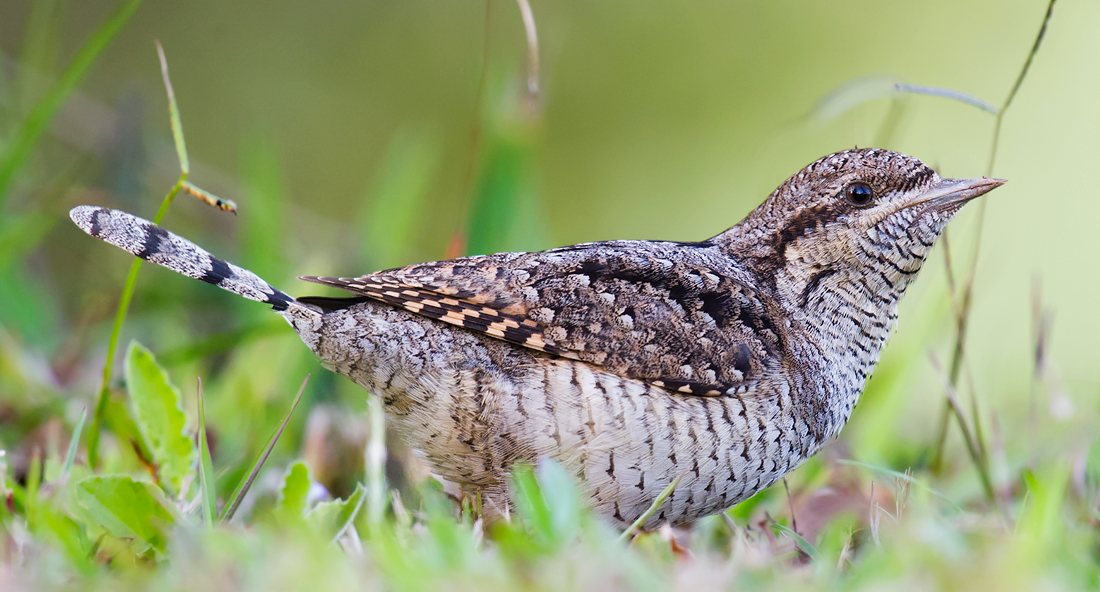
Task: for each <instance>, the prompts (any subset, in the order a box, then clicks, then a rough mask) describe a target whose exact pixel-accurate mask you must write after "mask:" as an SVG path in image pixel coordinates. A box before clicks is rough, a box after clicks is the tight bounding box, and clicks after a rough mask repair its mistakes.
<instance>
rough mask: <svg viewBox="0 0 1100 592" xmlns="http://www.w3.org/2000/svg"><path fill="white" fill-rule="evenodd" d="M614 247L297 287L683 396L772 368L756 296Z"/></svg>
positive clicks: (770, 330)
mask: <svg viewBox="0 0 1100 592" xmlns="http://www.w3.org/2000/svg"><path fill="white" fill-rule="evenodd" d="M639 244H643V245H644V244H645V243H639ZM610 245H611V243H591V244H588V245H578V246H575V247H569V248H566V249H559V250H553V251H544V252H541V253H504V254H498V255H487V256H481V257H467V258H462V259H455V260H450V261H439V262H433V263H424V264H420V265H413V266H410V267H404V268H400V269H393V270H388V271H382V272H378V273H374V274H371V275H366V276H362V277H357V278H329V277H305V278H302V279H304V280H307V281H311V282H316V283H319V284H325V285H329V286H334V287H337V288H341V289H344V290H348V291H350V292H354V293H356V294H359V295H361V296H365V297H367V298H370V299H374V300H377V301H381V302H385V303H388V304H391V305H394V306H397V307H402V308H404V309H406V310H409V311H411V312H414V313H416V314H420V315H424V316H427V317H430V318H434V319H438V320H441V321H444V322H447V323H451V324H453V325H457V326H460V327H464V328H466V329H469V330H472V331H476V332H479V333H482V334H484V335H488V336H491V337H494V338H497V339H502V340H504V341H507V342H510V343H513V344H516V345H520V346H524V347H528V348H531V349H535V350H538V351H542V352H546V353H548V354H552V355H557V356H562V357H566V358H572V359H576V360H582V361H585V362H589V363H591V364H596V365H599V366H602V367H605V368H607V369H608V370H611V371H613V372H615V373H618V374H621V375H623V376H626V377H630V378H636V379H639V380H643V381H646V382H649V383H651V384H654V385H657V386H661V387H664V388H667V389H669V390H672V391H676V392H682V393H687V394H696V395H722V394H728V393H743V392H748V391H751V390H752V388H753V386H754V384H755V382H756V380H757V379H758V378H759V377H760V375H761V374H762V372H763V371H764V370H765V369H766V368H767V367H769V366H770V365H772V364H773V363H776V360H777V355H778V354H777V352H778V349H779V344H778V337H777V336H776V333H775V330H774V326H773V325H772V323H771V320H770V316H769V315H768V314H767V313H766V311H765V307H764V306H763V305H762V303H761V302H760V300H759V299H758V298H757V296H756V294H755V292H754V291H753V290H752V289H750V288H749V287H747V286H745V285H744V284H742V283H739V282H736V281H734V280H732V279H730V278H728V277H725V276H722V275H719V274H717V273H715V272H713V271H712V270H710V269H708V268H707V267H706V266H703V265H700V264H698V263H694V264H693V263H686V262H676V261H672V260H669V258H667V257H655V256H653V254H652V253H649V252H646V249H645V248H642V247H639V248H624V246H625V247H629V245H628V244H626V243H625V242H617V243H614V246H610Z"/></svg>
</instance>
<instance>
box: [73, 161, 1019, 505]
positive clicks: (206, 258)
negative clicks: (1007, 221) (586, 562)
mask: <svg viewBox="0 0 1100 592" xmlns="http://www.w3.org/2000/svg"><path fill="white" fill-rule="evenodd" d="M1001 183H1002V181H999V180H991V179H970V180H950V179H947V180H944V179H940V178H939V176H937V175H936V174H935V173H934V172H933V171H931V170H930V169H928V168H927V167H925V166H924V165H923V164H921V163H920V162H919V161H917V160H916V159H913V158H910V157H907V156H904V155H901V154H898V153H895V152H889V151H885V150H848V151H845V152H839V153H836V154H832V155H830V156H827V157H825V158H822V159H820V160H818V161H816V162H814V163H812V164H810V165H809V166H807V167H806V168H805V169H803V170H802V171H800V172H799V173H798V174H796V175H795V176H793V177H791V178H790V179H788V180H787V181H786V182H785V183H783V184H782V185H781V186H780V187H779V188H778V189H777V190H776V191H775V192H774V193H773V194H772V195H771V196H770V197H769V198H768V199H767V200H766V201H765V202H764V203H763V204H762V205H761V206H760V207H758V208H757V209H756V210H755V211H753V212H752V213H751V214H749V216H748V217H746V218H745V220H743V221H742V222H741V223H739V224H738V225H736V226H734V227H732V228H731V229H729V230H728V231H726V232H724V233H722V234H719V235H718V236H715V237H713V238H711V239H709V240H706V241H702V242H698V243H676V242H653V241H612V242H601V243H588V244H581V245H574V246H570V247H563V248H559V249H552V250H549V251H543V252H539V253H503V254H497V255H487V256H479V257H468V258H462V259H456V260H451V261H440V262H432V263H424V264H420V265H413V266H410V267H405V268H401V269H394V270H388V271H383V272H378V273H374V274H370V275H367V276H362V277H357V278H304V279H307V280H309V281H314V282H317V283H321V284H326V285H331V286H335V287H339V288H342V289H345V290H348V291H350V292H353V293H354V294H356V296H355V297H352V298H345V299H339V298H316V297H315V298H309V297H307V298H299V299H297V300H296V299H294V298H291V297H290V296H287V295H286V294H284V293H282V292H280V291H278V290H276V289H274V288H272V287H271V286H270V285H268V284H267V283H266V282H264V281H263V280H261V279H259V278H258V277H256V276H255V275H253V274H251V273H250V272H248V271H246V270H243V269H240V268H238V267H235V266H233V265H231V264H227V263H225V262H223V261H221V260H219V259H216V258H214V257H212V256H210V255H209V254H207V253H206V252H205V251H202V250H201V249H199V248H198V247H196V246H195V245H193V244H192V243H190V242H188V241H186V240H184V239H182V238H180V237H178V236H176V235H173V234H171V233H168V232H166V231H164V230H162V229H160V228H158V227H156V226H154V225H152V224H150V223H148V222H146V221H144V220H141V219H138V218H134V217H133V216H130V215H129V214H125V213H123V212H118V211H114V210H105V209H102V208H93V207H88V206H82V207H79V208H76V209H74V210H73V212H72V217H73V220H74V221H76V222H77V224H78V225H80V226H81V228H83V229H84V230H85V231H87V232H88V233H89V234H91V235H93V236H96V237H99V238H102V239H104V240H107V241H108V242H111V243H113V244H115V245H117V246H120V247H122V248H123V249H126V250H127V251H129V252H131V253H134V254H135V255H138V256H140V257H144V258H147V259H149V260H150V261H154V262H156V263H159V264H161V265H164V266H166V267H169V268H171V269H175V270H176V271H179V272H181V273H184V274H185V275H189V276H191V277H195V278H197V279H201V280H203V281H206V282H209V283H212V284H215V285H218V286H220V287H223V288H226V289H228V290H230V291H233V292H236V293H238V294H241V295H243V296H245V297H248V298H251V299H253V300H259V301H261V302H267V303H270V304H271V305H272V306H273V308H275V310H277V311H279V312H280V313H281V314H282V315H283V316H284V317H286V319H287V320H288V321H289V322H290V324H291V325H292V326H293V327H294V328H295V330H296V331H297V332H298V334H299V335H300V336H301V337H302V339H303V341H305V343H306V344H307V345H308V346H309V347H310V348H311V349H312V350H313V351H314V352H315V353H316V354H317V355H318V356H319V357H320V358H321V360H322V361H323V362H324V363H325V365H326V366H328V367H329V368H332V369H333V370H335V371H336V372H339V373H341V374H344V375H345V376H348V377H349V378H351V379H352V380H354V381H355V382H356V383H358V384H360V385H362V386H363V387H364V388H366V389H367V390H369V391H371V392H372V393H375V394H377V395H378V396H381V397H382V400H383V401H384V403H385V405H386V409H387V413H388V417H389V420H390V422H391V424H392V425H393V426H395V427H396V429H397V430H398V431H399V432H400V433H402V435H404V436H405V437H406V438H407V439H408V441H409V443H410V444H411V445H412V446H413V447H414V448H415V449H416V450H417V451H418V452H419V453H420V454H421V455H422V457H423V458H424V459H425V460H426V461H427V463H428V464H429V465H430V466H431V467H432V469H433V470H434V471H435V472H436V473H437V474H439V475H441V476H442V477H444V478H446V479H449V480H452V481H454V482H456V483H458V484H459V485H460V486H462V487H463V489H464V490H466V491H468V492H471V493H473V492H479V493H481V494H482V496H483V500H484V501H485V507H486V509H487V511H488V512H489V513H495V512H500V511H504V510H505V508H506V507H507V504H508V491H507V483H508V479H507V474H508V470H509V468H510V467H511V465H512V464H514V463H515V462H517V461H521V460H522V461H537V460H538V459H540V458H543V457H553V458H555V459H557V460H559V461H561V462H562V463H564V464H565V465H566V466H567V467H568V468H569V469H570V470H571V471H572V472H573V473H574V474H577V475H578V476H579V477H580V478H581V480H582V486H583V488H584V491H585V492H586V494H587V495H588V499H589V500H590V501H591V504H592V505H593V506H594V507H595V508H596V509H597V510H598V511H600V512H602V513H603V514H604V515H606V516H608V517H609V518H610V519H612V520H614V521H616V522H618V523H620V524H627V523H629V522H631V521H632V520H634V519H635V518H637V517H638V516H639V515H640V514H641V513H642V512H643V511H644V510H645V509H646V507H647V506H648V505H649V504H650V502H651V501H652V499H653V498H654V497H655V496H656V495H657V493H659V492H660V491H661V490H662V489H663V488H664V487H665V486H667V485H668V484H669V483H670V482H671V481H672V480H673V479H675V478H676V477H677V476H679V475H681V474H683V475H686V476H685V478H684V480H683V481H682V482H681V484H680V486H679V487H678V489H677V490H676V491H675V492H674V494H673V495H672V496H671V497H670V498H669V500H668V502H667V503H666V504H665V505H664V506H663V507H662V509H661V511H660V512H659V513H658V514H657V515H656V516H654V517H653V518H652V519H651V520H650V523H649V526H654V525H656V524H659V523H662V522H671V523H674V524H675V523H683V522H686V521H690V520H693V519H695V518H697V517H699V516H703V515H706V514H708V513H711V512H714V511H717V510H721V509H723V508H726V507H729V506H730V505H733V504H735V503H737V502H739V501H741V500H743V499H745V498H747V497H749V496H751V495H752V494H754V493H756V492H757V491H759V490H760V489H762V488H764V487H766V486H768V485H770V484H771V483H773V482H774V481H776V480H777V479H779V478H780V477H781V476H782V475H784V474H785V473H786V472H788V471H789V470H791V469H792V468H794V467H795V466H797V465H798V464H799V463H801V462H802V461H804V460H805V459H806V458H808V457H809V456H810V455H812V454H813V453H814V452H815V451H816V450H818V449H819V448H820V447H821V446H822V445H823V444H824V443H825V442H827V441H828V439H829V438H831V437H833V436H834V435H835V434H837V433H838V432H839V431H840V429H841V427H842V426H843V425H844V423H845V422H846V421H847V419H848V417H849V415H850V414H851V411H852V408H853V406H854V405H855V403H856V401H857V399H858V396H859V393H860V392H861V391H862V389H863V386H864V383H865V381H866V378H867V376H868V375H869V374H870V372H871V370H872V369H873V367H874V364H875V362H876V361H877V360H878V356H879V353H880V352H881V349H882V347H883V345H884V344H885V341H886V338H887V337H888V335H889V332H890V330H891V328H892V327H893V325H894V321H895V320H896V315H897V303H898V300H899V299H900V298H901V296H902V295H903V294H904V291H905V288H906V286H907V285H908V284H909V282H910V281H912V279H913V278H914V277H915V275H916V273H917V272H918V271H919V269H920V266H921V264H922V263H923V261H924V258H925V257H926V256H927V255H928V252H929V250H930V249H931V247H932V245H933V243H934V242H935V240H936V238H937V237H938V236H939V234H940V233H941V232H942V230H943V228H944V227H945V226H946V224H947V222H948V221H949V220H950V218H951V217H952V216H953V215H954V214H955V212H957V211H958V209H959V208H960V207H962V205H963V204H964V203H965V202H966V201H968V200H970V199H972V198H973V197H976V196H978V195H981V194H982V193H985V192H986V191H989V190H990V189H992V188H994V187H996V186H997V185H1000V184H1001ZM700 395H703V396H700Z"/></svg>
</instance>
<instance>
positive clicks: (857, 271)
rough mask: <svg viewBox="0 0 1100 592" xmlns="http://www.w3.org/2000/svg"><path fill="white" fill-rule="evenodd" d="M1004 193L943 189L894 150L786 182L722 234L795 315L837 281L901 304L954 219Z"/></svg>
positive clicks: (973, 184) (865, 154) (822, 164)
mask: <svg viewBox="0 0 1100 592" xmlns="http://www.w3.org/2000/svg"><path fill="white" fill-rule="evenodd" d="M1002 183H1004V181H1003V180H1001V179H985V178H981V179H942V178H940V176H939V175H937V174H936V173H935V172H934V171H933V170H932V169H930V168H928V167H927V166H925V165H924V163H922V162H921V161H919V160H917V159H915V158H912V157H910V156H906V155H904V154H899V153H897V152H891V151H888V150H878V149H863V150H861V149H855V150H845V151H843V152H837V153H835V154H830V155H829V156H826V157H824V158H821V159H819V160H817V161H815V162H813V163H811V164H810V165H808V166H806V167H805V168H803V169H802V170H801V171H799V172H798V173H796V174H795V175H794V176H792V177H791V178H789V179H787V180H786V181H785V182H784V183H783V184H782V185H780V186H779V188H778V189H776V190H775V192H773V193H772V194H771V196H769V197H768V199H767V200H766V201H765V202H764V203H763V204H761V205H760V207H758V208H757V209H756V210H755V211H753V212H752V213H751V214H749V216H748V217H746V218H745V220H744V221H742V222H741V223H740V224H738V225H737V226H735V227H734V228H732V229H731V230H730V231H728V232H727V233H725V234H728V235H729V244H730V247H731V249H733V250H739V251H742V255H741V256H742V257H746V258H747V259H748V260H749V261H750V262H751V265H752V266H753V267H754V268H755V269H756V271H758V272H762V273H767V274H774V276H775V278H776V283H777V288H779V289H781V290H783V291H786V292H788V293H789V294H791V296H792V297H794V301H795V303H796V304H797V305H798V306H803V307H804V306H806V304H807V302H809V301H811V300H812V299H813V296H814V292H815V290H817V289H818V288H819V286H821V285H822V283H823V282H824V281H825V280H826V279H827V278H829V277H832V276H836V277H834V278H833V283H836V282H840V281H856V280H858V279H859V278H861V277H862V278H866V280H865V281H866V282H870V283H872V284H874V285H873V286H872V288H881V289H883V290H890V291H892V292H895V293H896V295H897V296H898V297H900V295H901V292H902V291H904V289H905V286H906V285H907V284H908V283H909V281H910V280H911V279H912V278H913V277H914V276H915V275H916V272H917V271H919V270H920V267H921V264H922V263H923V262H924V258H925V257H926V256H927V255H928V252H929V250H930V249H931V248H932V245H933V244H934V243H935V241H936V239H937V238H938V237H939V235H940V233H942V232H943V230H944V228H945V227H946V225H947V223H948V221H950V220H951V218H952V217H953V216H954V215H955V213H957V212H958V211H959V209H960V208H962V206H963V205H964V204H966V203H967V202H968V201H970V200H971V199H974V198H975V197H978V196H979V195H982V194H983V193H986V192H987V191H990V190H991V189H993V188H995V187H997V186H999V185H1001V184H1002ZM722 236H723V235H719V237H716V239H720V238H721V237H722ZM784 284H785V285H784ZM880 284H881V286H880Z"/></svg>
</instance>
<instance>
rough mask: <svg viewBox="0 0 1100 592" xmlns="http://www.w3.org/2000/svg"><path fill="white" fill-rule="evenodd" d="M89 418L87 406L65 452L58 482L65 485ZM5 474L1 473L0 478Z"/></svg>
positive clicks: (81, 413)
mask: <svg viewBox="0 0 1100 592" xmlns="http://www.w3.org/2000/svg"><path fill="white" fill-rule="evenodd" d="M86 419H88V408H87V407H85V408H84V410H83V411H81V412H80V421H78V422H76V427H75V428H73V437H72V439H71V440H69V452H68V453H67V454H65V464H64V465H62V466H61V476H60V477H59V478H58V480H57V481H58V483H60V484H62V485H64V484H65V482H66V481H68V480H69V473H71V472H72V470H73V462H74V461H76V451H77V449H78V448H80V436H82V435H83V434H84V421H85V420H86ZM2 478H3V475H2V474H0V479H2Z"/></svg>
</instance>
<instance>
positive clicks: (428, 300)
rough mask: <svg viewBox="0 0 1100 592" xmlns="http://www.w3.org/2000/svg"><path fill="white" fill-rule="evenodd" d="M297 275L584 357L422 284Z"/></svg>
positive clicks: (532, 328) (507, 317)
mask: <svg viewBox="0 0 1100 592" xmlns="http://www.w3.org/2000/svg"><path fill="white" fill-rule="evenodd" d="M299 279H301V280H304V281H308V282H313V283H316V284H322V285H325V286H332V287H334V288H340V289H342V290H347V291H349V292H354V293H356V294H361V295H363V296H366V297H368V298H371V299H373V300H377V301H380V302H385V303H387V304H390V305H393V306H397V307H400V308H403V309H405V310H407V311H409V312H412V313H415V314H418V315H422V316H426V317H428V318H432V319H436V320H440V321H443V322H445V323H449V324H451V325H455V326H457V327H462V328H464V329H468V330H471V331H476V332H478V333H482V334H485V335H488V336H490V337H495V338H497V339H501V340H504V341H507V342H509V343H512V344H515V345H519V346H523V347H527V348H530V349H534V350H537V351H541V352H545V353H548V354H551V355H555V356H561V357H563V358H570V359H573V360H581V361H585V360H584V359H583V358H582V357H581V356H580V355H578V354H577V352H574V351H572V350H570V349H567V348H563V347H558V346H556V345H554V344H551V343H547V342H546V340H545V339H544V337H543V333H542V327H540V325H539V324H538V323H537V322H536V321H533V320H531V319H528V318H523V317H521V316H518V315H514V314H510V313H507V312H504V311H502V310H499V309H496V308H492V307H489V306H485V305H484V304H478V303H474V302H469V301H467V300H464V299H459V298H455V297H453V295H447V294H441V293H439V292H436V291H434V290H429V289H426V288H424V287H423V286H417V285H412V284H409V283H394V282H386V281H378V280H376V279H375V278H372V277H370V276H367V277H358V278H334V277H315V276H304V277H300V278H299ZM643 380H645V382H648V383H649V384H652V385H654V386H657V387H661V388H664V389H667V390H670V391H673V392H677V393H683V394H688V395H699V396H708V397H715V396H720V395H723V394H728V393H723V392H722V391H721V390H719V389H717V388H715V387H714V386H713V385H706V384H701V383H699V382H695V381H690V380H676V379H661V380H653V379H643Z"/></svg>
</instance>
